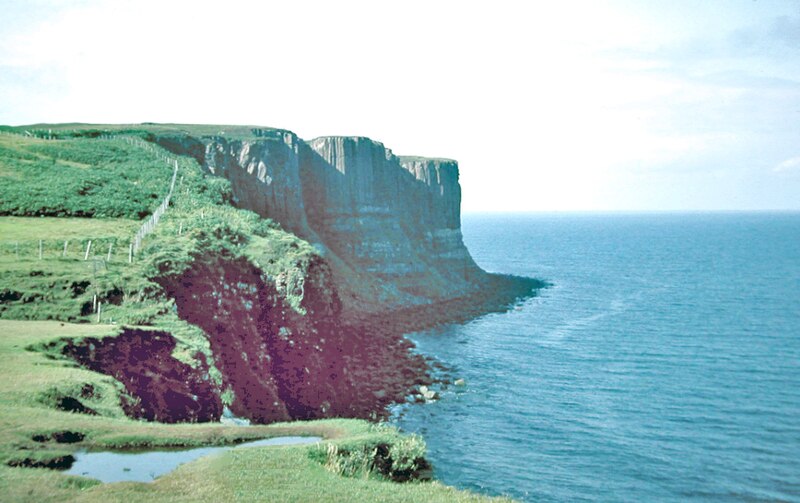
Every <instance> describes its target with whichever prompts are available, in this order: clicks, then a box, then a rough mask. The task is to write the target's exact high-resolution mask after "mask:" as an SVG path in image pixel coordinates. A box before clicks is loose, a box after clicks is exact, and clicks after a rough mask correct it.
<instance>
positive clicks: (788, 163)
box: [772, 156, 800, 173]
mask: <svg viewBox="0 0 800 503" xmlns="http://www.w3.org/2000/svg"><path fill="white" fill-rule="evenodd" d="M794 170H800V156H797V157H792V158H790V159H786V160H785V161H783V162H781V163H779V164H778V165H777V166H775V167H774V168H772V171H775V172H776V173H780V172H782V171H794Z"/></svg>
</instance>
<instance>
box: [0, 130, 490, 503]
mask: <svg viewBox="0 0 800 503" xmlns="http://www.w3.org/2000/svg"><path fill="white" fill-rule="evenodd" d="M149 127H150V126H147V127H141V126H140V127H137V128H133V127H128V126H117V127H113V128H105V127H104V129H106V130H107V131H110V132H112V133H114V134H111V135H109V136H103V135H101V132H100V131H98V130H97V129H95V128H92V127H87V126H80V125H64V126H59V127H54V126H52V125H50V126H47V125H43V126H41V127H38V128H36V131H34V134H39V135H48V136H49V135H51V134H52V135H55V136H60V137H61V139H59V140H49V139H41V138H37V137H35V136H27V135H25V133H24V132H22V131H21V130H14V129H12V128H2V129H4V130H5V131H11V132H12V133H14V134H11V133H4V132H0V194H2V199H0V359H2V361H3V365H1V366H0V494H2V495H3V496H2V499H3V500H4V501H65V500H66V501H123V500H125V501H145V500H146V501H231V500H237V501H255V500H259V501H264V500H274V501H322V500H324V501H473V500H475V501H478V500H484V499H485V498H483V497H479V496H476V495H472V494H470V493H466V492H461V491H456V490H454V489H452V488H448V487H445V486H442V485H440V484H438V483H436V482H412V483H405V484H399V483H396V482H392V481H391V480H392V479H396V478H402V476H401V475H402V474H403V473H408V472H409V471H413V470H414V469H417V468H419V466H417V465H419V464H420V463H421V462H422V461H421V460H422V455H423V454H424V444H423V443H422V442H421V440H420V439H417V438H415V437H407V436H403V435H400V434H399V433H398V432H397V431H396V430H394V429H392V428H390V427H386V426H380V425H375V424H370V423H367V422H365V421H361V420H352V419H327V420H319V421H305V422H303V421H297V422H292V423H278V424H272V425H268V426H265V425H260V426H252V427H236V426H225V425H222V424H219V423H197V424H162V423H158V422H150V421H143V420H137V419H133V418H131V417H130V416H131V411H137V410H139V409H138V408H137V407H138V406H139V404H138V403H137V397H135V396H131V395H130V393H129V392H128V390H127V389H126V385H125V383H123V382H122V381H120V379H121V378H122V377H121V376H117V377H118V378H115V377H114V376H112V375H106V374H103V373H99V372H95V371H92V370H90V369H89V368H87V367H86V366H82V365H79V364H78V363H76V361H75V360H72V359H70V358H69V357H68V356H67V352H66V348H72V347H78V346H79V345H80V344H82V343H85V342H86V341H99V342H102V341H105V340H113V339H115V338H117V337H119V336H120V334H121V332H122V330H123V329H125V328H126V327H127V329H140V330H143V331H145V332H147V331H158V332H159V333H162V332H163V333H167V334H169V335H170V336H171V338H172V339H174V346H172V347H171V349H170V351H169V354H168V355H163V356H162V357H160V358H161V361H162V362H163V361H164V359H166V360H170V361H172V360H174V361H175V362H177V363H175V365H181V366H184V367H185V368H186V369H189V370H192V369H194V371H197V372H198V374H199V375H202V376H203V379H204V380H205V381H204V382H205V385H207V386H210V387H211V388H213V389H215V390H216V391H215V393H217V394H218V395H219V396H220V397H221V400H222V402H223V403H225V404H228V403H231V401H232V400H233V398H232V394H233V392H232V390H231V389H228V388H226V384H225V381H224V379H223V377H222V374H221V372H220V369H219V362H217V361H215V359H214V353H213V352H212V351H211V347H210V344H209V338H208V336H207V334H206V333H205V332H204V331H203V329H201V328H200V327H198V326H197V325H194V324H192V323H190V322H188V321H186V320H185V319H182V318H181V317H180V316H179V315H178V310H177V308H176V305H175V300H174V299H173V298H171V297H170V296H169V295H168V294H167V293H166V291H165V289H164V287H163V285H162V280H163V278H179V277H181V274H183V273H185V271H187V270H189V269H190V268H192V267H193V266H194V265H195V264H196V263H197V262H198V261H202V260H204V259H206V258H207V257H209V256H217V257H224V258H225V260H229V261H242V262H245V263H247V264H250V265H251V266H252V267H255V270H257V271H259V274H260V275H261V276H262V279H263V281H264V282H269V283H270V284H276V282H277V284H279V285H281V288H279V289H278V291H279V293H280V295H281V296H282V297H283V298H284V299H285V303H286V305H287V306H288V308H287V309H289V310H290V311H292V312H293V313H294V314H291V313H290V314H291V316H299V317H302V316H304V315H305V311H304V310H305V308H304V305H305V304H303V297H302V289H301V291H300V292H298V290H297V289H296V288H292V282H293V281H294V280H295V279H296V278H298V277H300V276H302V275H303V274H305V273H306V272H307V269H308V268H309V267H310V264H312V263H313V262H314V261H315V260H316V257H317V255H316V251H315V250H314V249H313V247H311V245H309V244H308V243H306V242H305V241H302V240H300V239H299V238H297V237H296V236H294V235H292V234H289V233H287V232H284V231H283V230H281V229H280V228H279V226H277V225H276V224H275V223H273V222H271V221H270V220H268V219H263V218H260V217H258V216H257V215H255V214H254V213H251V212H247V211H243V210H239V209H236V208H234V207H233V206H231V205H230V201H231V193H230V186H229V185H228V182H226V181H225V180H222V179H220V178H215V177H211V176H208V175H207V174H206V173H204V172H203V170H202V169H201V168H200V166H199V165H198V164H197V163H196V162H195V161H194V160H193V159H190V158H185V157H180V158H177V159H176V158H173V157H171V156H170V155H169V154H168V153H167V152H165V151H163V150H161V149H159V148H157V147H153V146H152V145H149V144H146V143H144V142H141V141H139V140H135V141H134V140H132V137H137V136H138V137H141V136H145V135H146V131H145V130H146V129H147V128H149ZM171 127H173V126H169V125H161V126H152V128H156V129H158V128H161V129H169V128H171ZM198 128H200V129H202V131H201V132H205V133H206V134H217V133H218V132H219V130H220V129H221V127H220V126H198ZM45 131H46V133H45ZM226 132H227V134H238V135H249V134H252V130H251V128H241V129H236V130H234V129H232V128H227V127H226ZM16 133H21V134H16ZM175 160H177V163H178V177H177V180H176V184H175V188H174V192H173V195H172V197H171V200H170V204H169V208H168V210H167V211H166V213H165V214H164V216H163V217H162V218H161V221H160V222H159V223H158V225H157V226H156V227H155V230H154V231H153V232H152V233H151V234H149V235H148V236H146V237H145V238H144V240H143V243H142V247H141V248H140V249H139V250H137V251H136V253H131V252H132V250H131V245H130V243H131V241H132V238H133V236H134V234H135V233H136V231H137V230H138V229H139V227H140V226H141V225H142V223H143V222H144V221H146V219H147V218H149V216H150V214H151V212H152V211H153V210H155V208H156V207H158V205H159V204H160V203H161V201H162V200H163V199H164V197H165V196H166V195H167V193H168V191H169V186H170V181H171V178H172V175H173V169H174V162H175ZM287 316H288V315H287ZM142 410H143V409H142ZM141 417H144V416H141ZM287 434H291V435H315V436H322V437H323V438H324V439H325V440H324V441H323V442H322V443H321V444H320V445H314V446H287V447H277V448H275V447H273V448H251V449H243V450H239V451H227V452H225V453H222V454H219V455H215V456H210V457H207V458H202V459H200V460H197V461H194V462H191V463H188V464H186V465H183V466H181V467H180V468H179V469H177V470H176V471H174V472H172V473H170V474H168V475H165V476H163V477H161V478H159V479H158V480H157V481H155V482H154V483H150V484H143V483H133V482H128V483H115V484H101V483H99V482H98V481H96V480H92V479H87V478H83V477H74V476H66V475H63V474H61V473H59V472H58V471H55V470H53V469H50V468H49V467H51V468H52V467H57V466H59V465H63V464H65V463H68V461H69V457H70V456H71V454H72V453H73V452H75V451H76V450H78V449H104V448H130V447H142V446H199V445H222V444H230V443H235V442H238V441H242V440H244V439H253V438H263V437H270V436H280V435H287ZM331 445H334V446H336V448H333V447H330V446H331Z"/></svg>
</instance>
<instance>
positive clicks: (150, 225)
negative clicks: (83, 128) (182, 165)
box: [0, 130, 178, 262]
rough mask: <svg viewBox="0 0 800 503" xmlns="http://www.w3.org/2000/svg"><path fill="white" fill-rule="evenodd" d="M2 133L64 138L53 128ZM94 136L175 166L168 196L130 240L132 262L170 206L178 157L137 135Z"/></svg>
mask: <svg viewBox="0 0 800 503" xmlns="http://www.w3.org/2000/svg"><path fill="white" fill-rule="evenodd" d="M0 134H6V135H11V136H20V137H27V138H39V139H44V140H58V139H62V138H59V137H57V136H54V135H53V131H52V130H47V131H44V130H25V131H22V132H20V131H11V130H0ZM94 138H96V139H100V140H114V139H121V140H124V141H125V142H126V143H128V144H129V145H135V146H137V147H140V148H143V149H145V150H147V151H148V152H151V153H152V154H153V155H155V156H156V157H157V158H158V159H159V160H162V161H164V162H166V163H167V164H172V165H174V168H173V170H172V181H171V182H170V185H169V192H168V193H167V195H166V197H165V198H164V199H163V200H162V201H161V204H159V205H158V208H156V209H155V211H153V213H152V214H151V215H150V217H149V218H148V219H147V220H145V221H144V223H143V224H142V226H141V227H140V228H139V230H138V231H136V234H135V235H134V236H133V239H132V240H131V242H130V245H129V247H128V262H132V261H133V257H134V256H135V255H136V253H137V252H138V251H139V249H140V248H141V247H142V242H143V240H144V238H145V237H146V236H147V235H148V234H150V233H152V232H153V231H154V230H155V229H156V226H157V225H158V221H159V220H160V219H161V217H162V216H164V213H166V211H167V208H169V202H170V199H171V198H172V194H173V192H174V191H175V180H176V179H177V177H178V158H177V157H175V156H171V155H169V154H167V153H165V152H164V151H163V150H162V149H160V148H156V147H155V146H153V145H152V144H151V143H149V142H146V141H144V140H142V139H141V138H138V137H135V136H128V135H114V134H108V133H102V134H98V135H97V136H95V137H94ZM64 246H65V250H66V247H67V243H65V245H64ZM40 247H41V246H40ZM16 249H17V250H16V254H17V255H19V243H17V245H16ZM39 255H40V258H41V255H42V252H41V250H40V253H39ZM109 256H110V252H109ZM87 257H88V252H87Z"/></svg>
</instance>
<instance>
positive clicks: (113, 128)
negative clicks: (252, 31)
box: [0, 122, 296, 139]
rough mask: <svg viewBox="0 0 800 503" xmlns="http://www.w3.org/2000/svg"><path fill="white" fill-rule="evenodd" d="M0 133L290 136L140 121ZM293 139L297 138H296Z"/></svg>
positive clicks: (43, 126)
mask: <svg viewBox="0 0 800 503" xmlns="http://www.w3.org/2000/svg"><path fill="white" fill-rule="evenodd" d="M0 130H11V131H14V132H17V133H23V132H24V131H30V132H32V133H33V132H38V133H47V132H48V131H49V130H52V131H53V132H58V133H61V134H68V133H69V132H76V133H78V132H80V133H89V132H98V133H101V134H102V133H121V132H131V133H132V132H152V133H162V134H169V133H172V134H188V135H193V136H201V137H202V136H223V137H227V138H233V139H254V138H259V137H263V136H273V135H283V134H287V133H288V134H292V135H294V133H293V132H291V131H289V130H287V129H280V128H273V127H268V126H248V125H230V124H171V123H164V124H160V123H154V122H143V123H141V124H87V123H80V122H72V123H61V124H47V123H40V124H28V125H21V126H0ZM295 136H296V135H295Z"/></svg>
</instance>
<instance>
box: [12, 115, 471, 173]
mask: <svg viewBox="0 0 800 503" xmlns="http://www.w3.org/2000/svg"><path fill="white" fill-rule="evenodd" d="M0 131H11V132H15V133H23V134H24V133H25V131H28V132H30V133H31V134H33V135H34V136H42V135H46V134H50V132H52V133H54V135H55V136H67V137H69V136H93V135H92V133H94V135H100V134H104V133H160V134H186V135H191V136H197V137H223V138H229V139H234V140H255V139H258V138H264V137H276V136H278V137H282V136H283V135H284V134H290V135H293V136H295V137H297V138H299V136H298V135H297V134H296V133H294V132H293V131H290V130H288V129H281V128H274V127H269V126H254V125H232V124H174V123H155V122H142V123H139V124H91V123H83V122H67V123H58V124H50V123H38V124H25V125H19V126H8V125H0ZM333 138H346V139H351V140H354V141H365V142H370V143H374V144H376V145H381V146H382V147H383V148H386V149H387V150H389V151H390V152H391V149H389V148H388V147H386V145H385V144H384V143H383V142H381V141H378V140H373V139H372V138H369V137H367V136H355V135H324V136H318V137H315V138H311V139H309V140H303V141H306V142H313V141H316V140H325V139H333ZM396 157H397V158H398V159H399V160H400V161H401V162H439V163H448V164H457V163H458V161H456V160H455V159H449V158H446V157H424V156H417V155H397V156H396Z"/></svg>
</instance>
